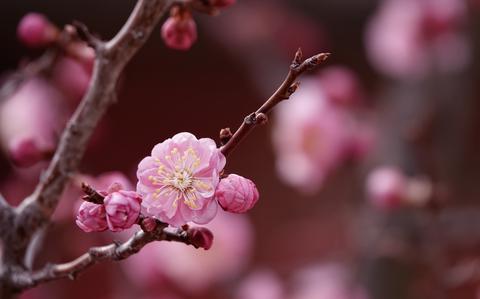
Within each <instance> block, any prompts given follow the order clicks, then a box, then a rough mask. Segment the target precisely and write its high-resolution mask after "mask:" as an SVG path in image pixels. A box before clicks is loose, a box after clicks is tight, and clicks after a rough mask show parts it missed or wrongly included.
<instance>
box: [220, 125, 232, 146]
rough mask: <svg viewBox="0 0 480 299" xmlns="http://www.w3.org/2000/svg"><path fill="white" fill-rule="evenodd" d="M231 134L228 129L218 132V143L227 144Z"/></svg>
mask: <svg viewBox="0 0 480 299" xmlns="http://www.w3.org/2000/svg"><path fill="white" fill-rule="evenodd" d="M232 136H233V133H232V131H231V130H230V128H224V129H221V130H220V142H221V143H222V145H223V144H227V142H228V141H229V140H230V139H231V138H232Z"/></svg>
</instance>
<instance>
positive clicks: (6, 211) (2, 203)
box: [0, 194, 14, 239]
mask: <svg viewBox="0 0 480 299" xmlns="http://www.w3.org/2000/svg"><path fill="white" fill-rule="evenodd" d="M13 215H14V210H13V208H12V207H11V206H10V205H9V204H8V202H7V201H6V200H5V198H4V197H3V196H2V195H1V194H0V238H2V239H3V237H4V236H5V235H6V232H5V230H8V229H10V226H9V223H10V221H11V218H12V217H13Z"/></svg>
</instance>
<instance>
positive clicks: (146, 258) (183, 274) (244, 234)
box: [122, 210, 253, 294]
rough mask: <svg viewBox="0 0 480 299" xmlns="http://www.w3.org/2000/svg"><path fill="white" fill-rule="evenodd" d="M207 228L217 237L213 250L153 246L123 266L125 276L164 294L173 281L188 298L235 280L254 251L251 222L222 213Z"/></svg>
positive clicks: (238, 216) (171, 245)
mask: <svg viewBox="0 0 480 299" xmlns="http://www.w3.org/2000/svg"><path fill="white" fill-rule="evenodd" d="M206 227H207V228H209V229H210V230H211V231H212V233H213V234H214V236H215V237H214V240H213V245H212V247H211V248H210V249H209V250H202V249H200V250H197V249H195V248H193V247H191V246H185V244H177V243H157V244H150V245H148V246H147V247H146V248H144V250H142V251H141V252H140V253H139V254H137V255H135V256H133V257H131V258H129V259H128V260H126V261H125V263H123V264H122V266H123V268H124V270H125V274H126V275H127V277H128V278H129V279H130V280H131V281H132V283H135V285H137V286H139V287H140V288H147V289H158V290H161V289H162V287H163V288H165V287H167V286H168V284H165V281H169V282H170V283H173V284H174V285H175V286H178V287H181V290H182V291H184V292H186V293H187V294H194V293H200V292H202V291H205V290H206V289H208V288H209V287H212V286H213V285H215V284H218V283H225V282H228V281H229V280H231V279H235V278H236V277H237V276H238V275H239V274H240V273H241V271H242V270H244V269H245V267H246V266H247V264H248V262H249V260H250V255H251V251H252V249H253V231H252V226H251V224H250V222H249V220H248V218H247V217H246V216H244V215H237V214H230V213H226V212H223V211H222V210H219V211H218V214H217V216H216V217H215V219H214V220H212V222H210V223H209V224H208V225H206ZM207 270H208V271H207ZM162 282H163V284H162ZM159 292H160V291H159Z"/></svg>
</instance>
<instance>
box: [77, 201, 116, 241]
mask: <svg viewBox="0 0 480 299" xmlns="http://www.w3.org/2000/svg"><path fill="white" fill-rule="evenodd" d="M76 223H77V225H78V227H80V228H81V229H82V230H83V231H84V232H86V233H89V232H101V231H104V230H106V229H107V227H108V226H107V217H106V213H105V207H104V206H103V205H98V204H94V203H91V202H88V201H84V202H83V203H82V204H81V205H80V208H79V210H78V214H77V220H76Z"/></svg>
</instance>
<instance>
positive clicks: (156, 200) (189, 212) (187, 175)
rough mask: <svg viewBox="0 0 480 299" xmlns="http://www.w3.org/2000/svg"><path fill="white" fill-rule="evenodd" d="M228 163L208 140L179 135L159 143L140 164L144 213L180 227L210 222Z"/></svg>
mask: <svg viewBox="0 0 480 299" xmlns="http://www.w3.org/2000/svg"><path fill="white" fill-rule="evenodd" d="M225 162H226V160H225V157H224V156H223V154H222V153H221V152H220V150H219V149H218V148H217V146H216V144H215V142H214V141H213V140H212V139H209V138H202V139H197V138H196V137H195V136H194V135H192V134H190V133H179V134H177V135H175V136H173V138H170V139H167V140H165V141H164V142H162V143H159V144H157V145H156V146H155V147H154V148H153V150H152V153H151V156H149V157H146V158H144V159H143V160H142V161H141V162H140V164H139V165H138V171H137V177H138V184H137V192H138V193H139V194H141V195H142V197H143V202H142V207H143V213H144V214H145V216H152V217H155V218H157V219H159V220H160V221H163V222H165V223H168V224H170V225H172V226H177V227H180V226H181V225H183V224H185V223H187V222H190V221H193V222H195V223H198V224H205V223H208V222H209V221H211V220H212V219H213V217H215V214H216V212H217V205H218V204H217V202H216V201H215V199H214V194H215V189H216V188H217V185H218V182H219V174H220V172H221V171H222V170H223V167H224V166H225Z"/></svg>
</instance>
